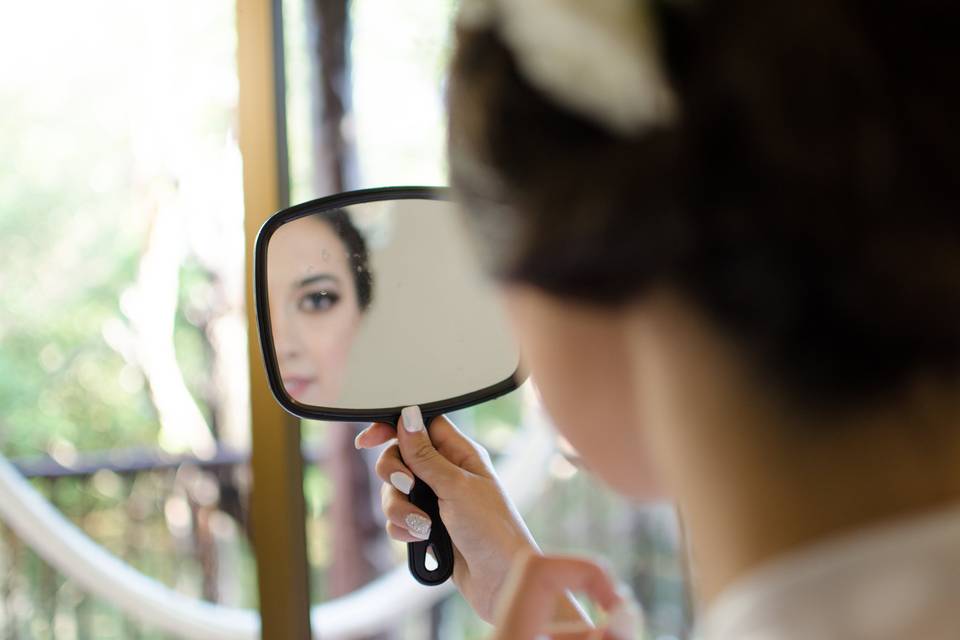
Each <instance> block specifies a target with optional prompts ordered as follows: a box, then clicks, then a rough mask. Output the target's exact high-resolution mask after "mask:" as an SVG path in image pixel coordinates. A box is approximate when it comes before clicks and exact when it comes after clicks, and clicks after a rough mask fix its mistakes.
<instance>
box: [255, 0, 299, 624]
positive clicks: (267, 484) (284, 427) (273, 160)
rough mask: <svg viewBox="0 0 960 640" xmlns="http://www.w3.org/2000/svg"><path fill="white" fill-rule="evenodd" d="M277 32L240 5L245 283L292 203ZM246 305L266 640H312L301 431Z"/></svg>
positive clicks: (260, 3)
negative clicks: (266, 227)
mask: <svg viewBox="0 0 960 640" xmlns="http://www.w3.org/2000/svg"><path fill="white" fill-rule="evenodd" d="M281 27H282V23H281V22H280V12H279V0H237V39H238V40H237V58H238V60H237V68H238V73H239V76H240V100H239V127H240V150H241V152H242V155H243V185H244V187H243V188H244V211H245V222H244V227H245V230H246V237H247V262H246V264H247V274H248V280H249V274H250V273H252V265H253V262H252V255H253V252H252V247H253V242H254V239H255V237H256V233H257V230H258V229H259V227H260V225H261V224H262V223H263V221H264V220H265V219H266V218H267V217H268V216H269V215H270V214H271V213H273V212H274V211H275V210H277V209H280V208H281V207H282V206H284V205H285V204H286V200H287V193H288V183H287V175H286V173H287V172H286V148H285V147H286V145H285V118H284V99H283V91H282V88H283V84H282V78H283V73H282V69H283V64H282V57H281V52H282V42H280V37H279V34H280V33H282V31H281ZM278 71H279V73H278ZM248 295H249V296H250V297H249V298H248V302H247V318H248V321H247V328H248V333H249V361H250V404H251V411H252V421H251V424H252V429H253V437H252V443H253V444H252V446H253V454H252V455H253V459H252V466H253V496H252V505H251V506H252V509H251V515H252V518H251V526H252V534H253V539H254V549H255V552H256V556H257V580H258V583H259V591H260V615H261V619H262V624H263V630H262V637H263V638H264V640H274V639H277V640H280V639H283V640H289V639H297V640H306V639H307V638H309V637H310V589H309V574H308V571H309V569H308V565H307V546H306V530H305V526H304V516H305V514H304V500H303V471H302V469H303V457H302V455H301V452H300V428H299V423H298V422H296V421H294V420H292V419H291V418H290V417H289V416H287V415H286V414H285V413H284V412H283V410H282V409H281V408H280V406H279V405H278V404H277V403H276V402H275V401H274V399H273V397H272V396H271V394H270V391H269V389H268V387H267V381H266V372H265V371H264V367H263V363H262V361H261V355H260V347H259V344H258V342H257V326H256V320H255V317H254V305H253V304H252V296H253V294H252V290H250V289H248Z"/></svg>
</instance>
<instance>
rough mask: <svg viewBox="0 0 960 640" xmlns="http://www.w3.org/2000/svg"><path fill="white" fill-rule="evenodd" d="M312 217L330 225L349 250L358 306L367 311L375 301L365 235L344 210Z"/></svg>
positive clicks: (349, 261) (348, 258)
mask: <svg viewBox="0 0 960 640" xmlns="http://www.w3.org/2000/svg"><path fill="white" fill-rule="evenodd" d="M311 217H313V218H314V219H316V220H319V221H321V222H323V223H324V224H327V225H329V226H330V228H332V229H333V232H334V233H336V234H337V238H339V239H340V242H341V243H342V244H343V246H344V248H345V249H346V250H347V260H348V263H349V266H350V275H351V276H352V277H353V285H354V288H355V289H356V292H357V306H359V307H360V311H366V310H367V308H368V307H369V306H370V303H371V301H372V300H373V272H372V271H371V270H370V252H369V250H368V249H367V241H366V240H365V239H364V237H363V234H362V233H360V230H359V229H358V228H357V226H356V225H355V224H354V223H353V220H351V218H350V214H348V213H347V212H346V211H344V210H343V209H329V210H327V211H321V212H319V213H315V214H313V215H312V216H311Z"/></svg>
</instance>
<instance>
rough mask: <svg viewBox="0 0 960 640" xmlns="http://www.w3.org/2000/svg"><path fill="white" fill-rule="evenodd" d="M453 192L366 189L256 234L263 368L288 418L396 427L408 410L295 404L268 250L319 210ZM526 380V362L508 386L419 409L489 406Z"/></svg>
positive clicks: (427, 412)
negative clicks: (276, 324) (284, 375)
mask: <svg viewBox="0 0 960 640" xmlns="http://www.w3.org/2000/svg"><path fill="white" fill-rule="evenodd" d="M452 199H453V198H452V197H451V191H450V189H449V188H447V187H380V188H376V189H362V190H358V191H347V192H345V193H340V194H337V195H333V196H328V197H325V198H318V199H316V200H311V201H309V202H304V203H302V204H298V205H294V206H292V207H288V208H287V209H283V210H281V211H278V212H277V213H275V214H273V215H272V216H270V218H269V219H268V220H267V221H266V222H265V223H263V226H262V227H260V231H259V232H258V233H257V241H256V245H255V247H254V267H253V269H254V274H253V287H254V299H255V301H256V313H257V330H258V332H259V334H260V336H259V337H260V352H261V354H262V355H263V362H264V366H265V367H266V369H267V380H268V381H269V383H270V391H271V392H272V393H273V397H274V398H276V400H277V402H278V403H280V406H281V407H283V408H284V410H286V411H287V412H289V413H291V414H293V415H294V416H297V417H298V418H304V419H307V420H337V421H343V422H388V423H390V424H396V421H397V418H398V417H399V415H400V411H401V409H403V407H383V408H378V409H370V410H366V409H336V408H332V407H314V406H312V405H305V404H301V403H299V402H297V401H295V400H293V399H292V398H290V397H289V396H288V395H287V393H286V390H285V389H284V388H283V382H282V379H281V376H280V368H279V365H278V363H277V355H276V350H275V349H274V344H273V340H272V338H271V336H272V335H273V331H272V328H271V326H270V313H269V309H270V307H269V304H268V299H267V280H266V278H267V246H268V245H269V244H270V238H271V237H272V236H273V234H274V232H276V230H277V229H279V228H280V227H281V226H282V225H284V224H287V223H288V222H291V221H293V220H296V219H298V218H302V217H304V216H306V215H310V214H312V213H315V212H317V211H318V210H320V211H322V210H326V209H339V208H342V207H348V206H351V205H356V204H363V203H365V202H379V201H383V200H445V201H452ZM525 379H526V375H525V373H524V372H523V363H522V361H521V363H520V366H518V367H517V370H516V371H514V373H513V374H512V375H511V376H510V377H509V378H506V379H505V380H501V381H500V382H497V383H496V384H493V385H491V386H489V387H486V388H484V389H480V390H478V391H474V392H472V393H467V394H464V395H460V396H456V397H453V398H447V399H445V400H439V401H436V402H431V403H428V404H424V405H421V406H420V411H421V412H422V414H423V416H424V418H425V419H429V418H431V417H434V416H438V415H441V414H444V413H448V412H451V411H456V410H458V409H465V408H467V407H471V406H473V405H476V404H480V403H482V402H486V401H488V400H493V399H494V398H498V397H500V396H502V395H504V394H507V393H509V392H511V391H513V390H514V389H516V388H517V387H519V386H520V384H522V383H523V381H524V380H525Z"/></svg>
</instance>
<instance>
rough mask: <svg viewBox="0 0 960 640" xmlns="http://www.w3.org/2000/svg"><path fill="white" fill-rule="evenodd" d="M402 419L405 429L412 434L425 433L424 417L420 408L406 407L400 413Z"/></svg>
mask: <svg viewBox="0 0 960 640" xmlns="http://www.w3.org/2000/svg"><path fill="white" fill-rule="evenodd" d="M400 417H401V418H402V419H403V428H404V429H406V430H407V431H409V432H410V433H416V432H417V431H423V415H422V414H421V413H420V407H417V406H413V407H406V408H405V409H404V410H403V411H401V412H400Z"/></svg>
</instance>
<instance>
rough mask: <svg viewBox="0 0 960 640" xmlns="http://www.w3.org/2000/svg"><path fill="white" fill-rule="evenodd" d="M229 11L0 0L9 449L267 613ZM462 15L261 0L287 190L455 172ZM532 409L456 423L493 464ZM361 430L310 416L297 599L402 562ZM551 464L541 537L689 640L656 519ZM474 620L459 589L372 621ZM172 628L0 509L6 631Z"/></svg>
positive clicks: (310, 193) (668, 517) (42, 475)
mask: <svg viewBox="0 0 960 640" xmlns="http://www.w3.org/2000/svg"><path fill="white" fill-rule="evenodd" d="M244 1H246V0H241V1H240V2H238V0H204V1H203V2H193V1H189V0H167V1H166V2H162V3H158V2H146V1H145V0H127V1H125V2H120V1H119V0H88V1H86V2H83V3H76V2H67V1H65V0H33V1H32V2H23V3H15V4H13V3H8V4H6V5H5V6H4V7H3V8H2V9H0V141H2V149H3V153H2V154H0V292H2V297H3V305H2V308H0V453H2V455H3V456H5V457H6V458H8V459H9V460H11V461H12V462H13V463H14V465H15V466H16V467H17V469H19V471H20V472H21V473H22V474H23V475H25V476H26V477H28V478H29V479H30V481H31V483H32V485H33V486H34V487H35V488H36V489H37V490H38V491H40V492H41V493H42V494H43V495H44V496H45V497H46V498H47V499H49V500H50V501H51V502H52V503H53V504H54V505H55V506H56V507H57V508H58V509H60V510H61V511H62V512H63V513H64V514H65V515H66V516H67V517H68V518H69V519H70V520H72V521H73V522H74V523H76V524H77V525H78V526H79V527H81V528H82V529H83V531H85V532H86V533H87V534H88V535H89V536H90V537H92V538H93V539H94V540H96V541H97V542H98V543H100V544H102V545H104V546H105V547H106V548H107V549H109V550H110V551H111V552H113V553H115V554H116V555H117V556H119V557H120V558H123V559H124V560H125V561H126V562H128V563H130V564H131V565H132V566H134V567H135V568H137V569H138V570H139V571H141V572H143V573H144V574H146V575H148V576H151V577H153V578H156V579H157V580H159V581H161V582H163V583H164V584H167V585H169V586H171V587H173V588H175V589H177V590H178V591H180V592H182V593H184V594H188V595H190V596H194V597H197V598H201V599H204V600H207V601H210V602H215V603H221V604H225V605H231V606H236V607H250V608H257V607H258V606H259V603H258V583H257V563H256V560H255V557H254V551H253V550H254V545H253V543H252V540H253V537H254V536H255V532H254V531H252V527H251V518H250V495H251V491H252V489H253V481H252V474H251V447H252V438H251V418H250V416H251V411H250V404H251V398H250V374H251V367H252V366H260V362H259V354H258V353H254V354H253V355H252V357H249V358H248V335H247V327H248V316H247V309H248V307H247V304H248V297H249V290H250V287H249V284H248V279H247V276H246V272H245V254H244V251H245V246H247V245H248V244H249V233H248V234H246V237H245V231H244V188H245V185H244V171H243V166H244V160H246V161H247V162H249V161H250V160H249V158H247V159H245V158H243V157H242V154H241V150H240V149H241V147H240V144H239V141H238V140H239V139H238V121H239V116H238V101H239V95H240V91H239V88H238V87H239V85H240V80H241V79H240V78H239V75H238V62H237V60H238V54H237V49H238V6H242V4H243V2H244ZM248 4H249V2H248ZM455 9H456V3H455V2H453V1H452V0H429V1H428V0H404V1H403V2H396V1H395V0H352V1H348V0H277V1H276V3H275V6H274V7H273V10H274V15H275V16H280V15H282V21H281V22H280V23H279V25H278V27H279V28H278V30H277V32H276V33H275V34H274V36H276V37H277V41H278V42H282V47H281V48H280V49H278V52H277V53H278V57H277V60H278V61H279V64H278V65H277V67H276V69H275V70H276V71H277V72H280V73H282V77H279V78H278V80H281V81H282V82H277V86H279V87H283V88H285V91H283V92H282V94H281V97H282V102H283V104H282V107H283V108H281V109H279V110H278V114H279V117H280V119H281V121H282V122H281V123H280V125H281V126H280V128H281V130H284V131H285V140H283V142H285V144H283V145H281V146H280V147H279V148H280V149H281V151H282V157H281V158H280V159H279V160H278V162H279V164H280V165H281V166H282V167H283V170H282V171H281V172H280V175H281V176H282V178H283V180H282V182H283V184H282V188H281V192H283V193H282V200H284V201H289V202H301V201H304V200H308V199H311V198H314V197H319V196H322V195H328V194H330V193H333V192H336V191H340V190H344V189H353V188H361V187H369V186H382V185H396V184H425V185H439V184H445V183H446V167H445V161H444V153H443V147H444V144H443V143H444V135H445V132H444V117H443V105H444V103H443V92H444V69H445V65H446V62H447V60H448V57H449V54H450V49H451V36H452V33H451V22H452V16H453V13H454V11H455ZM278 36H282V39H281V38H279V37H278ZM281 54H282V55H281ZM274 124H275V123H274ZM248 187H249V185H248ZM280 204H281V205H282V204H284V202H281V203H280ZM269 213H270V211H258V212H255V215H257V216H258V217H259V218H260V219H262V218H263V217H265V216H266V215H268V214H269ZM247 215H248V216H249V215H251V213H250V212H248V213H247ZM250 363H253V364H252V365H251V364H250ZM535 404H536V399H535V394H533V393H531V392H530V390H529V389H525V390H520V391H518V392H515V393H513V394H511V395H509V396H507V397H505V398H502V399H500V400H498V401H495V402H492V403H488V404H486V405H483V406H481V407H477V408H474V409H472V410H468V411H465V412H461V413H460V414H458V415H457V416H455V417H454V418H455V420H456V421H457V422H459V423H460V424H461V425H462V426H463V427H464V428H465V429H466V430H468V431H469V432H470V433H471V434H472V435H473V436H474V437H476V438H477V439H479V440H480V441H481V442H482V443H483V444H484V445H485V446H487V447H488V448H489V449H490V450H491V453H492V454H493V455H494V457H495V458H496V457H498V456H499V455H500V454H502V453H503V452H505V451H507V450H508V449H509V448H510V446H511V443H513V442H515V441H516V439H517V438H519V437H521V436H522V435H523V433H524V430H525V429H533V428H535V427H534V426H533V425H532V424H531V420H532V418H530V416H535V415H537V409H536V406H535ZM355 433H356V428H355V427H354V426H344V425H326V424H322V423H305V424H303V425H301V434H302V438H301V439H302V442H301V446H300V450H301V453H302V457H303V461H304V462H303V473H302V476H303V495H304V501H305V511H306V518H305V523H304V527H305V534H306V558H307V562H308V563H309V584H310V598H311V601H312V602H313V603H321V602H329V601H331V600H333V599H335V598H338V597H340V596H343V595H345V594H347V593H350V592H352V591H354V590H355V589H357V588H359V587H361V586H362V585H364V584H368V583H370V582H371V581H373V580H376V579H377V578H378V577H380V576H383V575H385V574H386V573H387V572H389V571H391V570H392V569H394V568H395V567H398V566H402V565H404V564H405V553H406V549H405V547H404V546H403V545H395V544H392V543H390V542H389V541H388V540H387V538H386V536H385V535H384V534H383V526H382V521H381V518H380V515H379V513H378V509H377V505H378V504H379V483H378V482H376V481H375V479H374V478H373V476H372V474H371V466H372V462H373V460H374V459H375V456H366V457H365V456H361V455H358V454H357V453H356V452H355V451H354V449H353V445H352V442H353V435H354V434H355ZM541 466H542V468H540V469H531V471H530V473H531V479H530V482H531V483H534V482H535V483H536V484H535V486H536V491H537V498H536V500H535V501H533V502H532V506H531V507H530V508H529V509H527V511H526V513H525V516H526V518H527V520H528V522H529V524H530V527H531V529H532V530H533V532H534V535H535V536H536V537H537V539H538V541H539V542H540V543H541V545H542V546H543V547H544V548H545V549H546V550H548V551H562V552H582V553H588V554H595V555H601V556H603V557H604V558H606V559H607V560H608V561H609V562H610V563H611V564H612V565H613V567H614V569H615V570H616V572H617V573H618V575H619V576H620V577H621V578H622V579H623V580H624V581H626V582H628V583H629V584H630V585H632V586H633V588H634V589H635V590H636V592H637V594H638V595H639V597H640V599H641V601H642V602H643V604H644V607H645V608H646V611H647V617H648V623H649V624H648V626H649V634H650V635H649V637H651V638H656V639H658V640H668V639H671V638H683V637H686V636H687V634H688V633H689V621H690V611H689V605H688V603H687V596H686V589H685V582H684V576H683V569H682V561H681V560H682V557H681V553H680V552H679V550H678V531H677V525H676V522H675V520H674V515H673V512H672V511H671V509H670V508H669V507H668V506H666V505H652V506H645V507H642V508H639V507H635V506H631V505H629V504H627V503H625V502H624V501H622V500H620V499H618V498H617V497H615V496H613V495H612V494H611V493H609V492H608V491H606V490H605V489H604V488H603V487H601V486H598V485H597V484H596V483H595V482H594V481H593V480H591V478H589V477H588V476H586V475H585V474H583V473H581V472H578V471H577V469H576V468H575V467H574V466H572V465H571V464H570V463H569V462H568V461H567V460H566V459H565V458H564V457H563V455H562V454H561V453H560V452H559V450H558V451H557V452H555V453H553V454H551V455H549V456H548V458H547V461H546V463H545V464H543V465H541ZM531 486H534V485H531ZM278 526H282V525H280V524H278ZM334 532H336V534H334ZM411 584H412V580H411ZM487 631H488V630H487V628H486V627H485V625H484V624H483V623H482V622H480V621H479V620H478V619H477V618H476V617H475V616H474V615H473V614H472V612H471V611H470V610H469V608H468V607H467V606H466V604H465V603H464V602H463V601H462V600H461V599H460V598H459V597H458V596H456V595H452V596H449V597H446V598H445V599H443V600H442V601H441V602H439V603H436V604H433V605H431V606H429V607H425V608H423V609H422V610H411V611H408V612H405V613H404V614H403V615H402V616H398V617H397V619H396V620H395V623H394V624H392V625H391V627H390V628H389V629H388V630H385V631H384V632H383V633H382V634H380V635H377V636H372V637H377V638H384V639H391V640H406V639H411V640H420V639H428V638H442V639H444V640H446V639H451V640H457V639H466V638H482V637H484V635H485V634H486V633H487ZM166 637H172V636H167V635H164V634H163V633H161V632H160V631H158V630H156V629H152V628H149V627H145V626H143V625H142V624H140V623H139V622H137V621H136V620H134V619H131V618H130V617H128V616H126V615H125V614H124V613H123V612H122V611H121V610H120V609H118V608H117V607H116V606H114V605H113V604H112V603H111V602H107V601H104V600H100V599H97V598H94V597H91V596H89V595H87V594H85V593H84V592H83V591H82V590H81V589H79V587H78V586H77V585H75V584H73V583H72V582H71V581H70V580H68V579H66V578H64V577H63V576H62V575H60V574H59V573H58V572H57V571H56V570H55V569H53V568H52V567H50V566H48V565H47V564H45V563H44V562H43V561H42V560H41V559H39V558H38V557H37V556H36V555H35V554H34V553H33V552H32V551H31V550H30V547H29V540H22V539H19V538H18V536H16V535H15V534H14V533H13V532H12V531H11V530H10V529H9V528H7V527H6V526H0V638H58V639H59V638H64V639H71V638H98V639H99V638H166Z"/></svg>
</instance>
